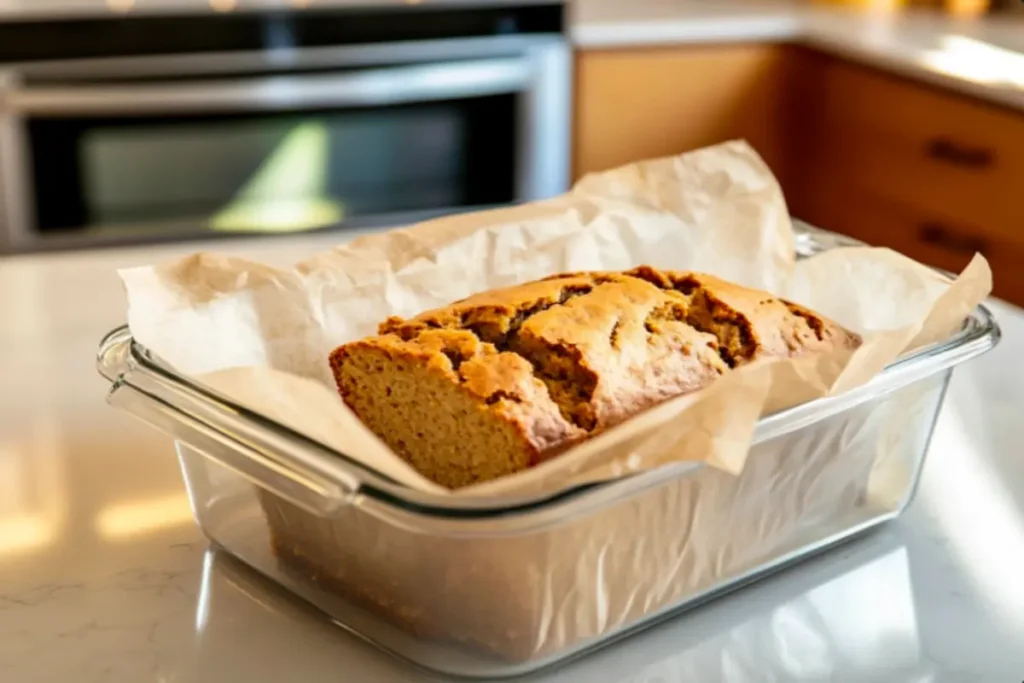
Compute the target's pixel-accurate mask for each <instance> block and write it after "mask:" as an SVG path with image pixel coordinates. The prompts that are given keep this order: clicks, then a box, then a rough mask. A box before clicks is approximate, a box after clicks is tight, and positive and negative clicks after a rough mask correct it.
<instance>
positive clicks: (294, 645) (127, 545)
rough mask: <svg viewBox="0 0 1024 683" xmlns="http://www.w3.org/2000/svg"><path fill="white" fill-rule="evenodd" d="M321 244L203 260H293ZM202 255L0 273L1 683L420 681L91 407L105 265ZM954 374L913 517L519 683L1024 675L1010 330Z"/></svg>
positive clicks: (1022, 541)
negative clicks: (323, 612) (200, 512)
mask: <svg viewBox="0 0 1024 683" xmlns="http://www.w3.org/2000/svg"><path fill="white" fill-rule="evenodd" d="M337 240H338V236H337V234H334V235H321V236H314V237H304V238H301V239H292V238H289V239H287V240H264V241H259V242H230V243H223V242H222V243H215V244H212V245H204V247H203V248H211V249H216V250H220V251H231V252H232V253H241V254H242V255H246V256H250V257H253V258H259V259H262V260H266V261H271V262H275V263H287V262H291V261H294V260H296V259H298V258H301V257H303V256H305V255H308V254H310V253H313V252H315V251H318V250H321V249H323V248H326V247H327V246H329V245H330V244H333V243H335V242H337ZM196 248H197V246H196V245H178V246H174V247H160V248H142V249H133V250H120V251H95V252H88V253H84V254H72V255H49V256H33V257H24V258H15V259H9V260H6V261H0V319H2V320H3V321H4V322H3V325H2V326H0V376H2V377H3V378H4V390H3V391H2V392H0V680H4V681H18V682H19V683H21V682H29V681H65V680H67V681H75V682H76V683H92V682H97V683H98V682H101V681H102V682H107V683H128V682H131V683H138V682H147V681H151V682H153V683H168V682H170V681H174V682H176V683H198V682H203V683H206V682H211V683H212V682H214V681H234V680H239V681H241V680H244V681H253V682H256V683H259V682H262V681H268V682H269V681H284V680H287V681H292V682H295V683H303V682H304V681H311V682H312V681H317V682H320V681H324V680H335V679H337V680H357V681H364V680H365V681H370V680H372V681H382V682H390V681H420V680H424V679H425V676H424V674H422V673H421V672H419V671H416V670H413V669H411V668H407V667H405V666H404V665H400V664H397V663H395V662H393V661H391V660H390V659H389V658H388V657H387V656H386V655H384V654H381V653H379V652H378V651H377V650H375V649H373V648H372V647H370V646H368V645H365V644H364V643H362V642H361V641H359V640H358V639H356V638H354V637H352V636H350V635H348V634H347V633H346V632H344V631H343V630H342V629H340V628H339V627H337V626H335V625H333V624H331V623H329V622H328V621H326V619H324V618H323V617H321V616H320V615H319V614H318V613H316V612H315V611H313V610H312V609H310V608H308V607H306V606H305V605H304V604H302V603H300V602H298V601H295V600H293V599H291V598H290V597H288V596H287V595H285V594H283V593H282V592H281V591H280V590H279V589H277V588H276V587H274V586H272V585H270V584H268V583H267V582H266V581H265V580H263V579H261V578H259V577H257V576H255V575H254V574H253V573H252V572H250V571H248V570H247V569H246V568H244V567H242V566H240V565H238V564H237V563H236V562H234V561H233V560H231V558H229V557H227V556H225V555H223V554H222V553H220V552H218V551H216V550H213V549H211V548H209V547H208V544H207V543H206V541H205V540H204V539H203V538H202V537H201V536H200V534H199V532H198V531H197V529H196V528H195V526H194V525H193V524H192V522H191V516H190V510H189V507H188V501H187V499H186V496H185V492H184V489H183V487H182V484H181V480H180V476H179V473H178V470H177V464H176V461H175V458H174V454H173V450H172V448H171V444H170V442H169V441H168V440H167V439H165V438H164V437H162V436H161V435H159V434H157V433H156V432H154V431H152V430H151V429H149V428H148V427H146V426H144V425H142V424H138V423H136V422H135V421H134V420H133V419H132V418H130V417H128V416H126V415H124V414H122V413H119V412H117V411H115V410H113V409H111V408H109V407H107V406H106V405H105V403H104V393H105V390H106V387H105V385H104V381H103V380H102V379H101V378H99V377H98V375H96V373H95V371H94V369H93V355H94V353H95V351H96V346H97V343H98V341H99V339H100V337H101V336H102V335H103V334H104V333H105V332H107V331H108V330H109V329H111V328H112V327H114V326H116V325H117V324H119V323H121V322H122V321H123V297H122V294H121V291H120V284H119V282H118V281H117V278H116V275H115V272H114V271H115V268H117V267H123V266H129V265H138V264H141V263H147V262H152V261H159V260H164V259H168V258H172V257H174V256H176V255H180V254H183V253H188V252H191V251H194V250H195V249H196ZM995 312H996V314H997V317H998V319H999V321H1000V323H1001V324H1002V326H1003V328H1004V333H1005V334H1004V341H1003V344H1002V345H1001V346H1000V347H999V348H997V349H996V350H995V351H994V352H992V353H990V354H988V355H987V356H985V357H983V358H982V359H980V360H978V361H975V362H973V363H972V364H970V365H968V366H966V367H964V368H962V369H960V370H958V371H957V374H956V376H955V377H954V380H953V383H952V385H951V388H950V393H949V396H948V399H947V404H946V408H945V409H944V411H943V414H942V417H941V419H940V422H939V425H938V428H937V433H936V436H935V438H934V440H933V444H932V449H931V452H930V454H929V460H928V462H927V464H926V467H925V473H924V478H923V481H922V485H921V488H920V490H919V493H918V496H917V499H916V501H915V502H914V504H913V505H912V506H911V508H910V509H909V510H908V511H907V513H906V514H905V515H904V516H903V517H902V518H901V519H900V520H898V521H896V522H894V523H891V524H889V525H888V526H886V527H885V528H883V529H882V530H881V531H878V532H875V533H872V534H870V535H868V536H866V537H864V538H862V539H859V540H857V541H855V542H853V543H851V544H847V545H845V546H842V547H840V548H838V549H835V550H833V551H831V552H829V553H828V554H826V555H823V556H821V557H819V558H817V559H814V560H811V561H809V562H805V563H802V564H800V565H798V566H796V567H794V568H792V569H790V570H788V571H786V572H784V573H782V574H779V575H777V576H775V577H773V578H770V579H767V580H765V581H763V582H761V583H759V584H757V585H754V586H751V587H749V588H747V589H744V590H741V591H739V592H737V593H734V594H732V595H730V596H728V597H725V598H723V599H720V600H718V601H715V602H713V603H711V604H709V605H706V606H705V607H702V608H699V609H698V610H695V611H693V612H691V613H688V614H687V615H685V616H683V617H681V618H677V619H674V620H672V621H669V622H667V623H665V624H663V625H661V626H659V627H657V628H654V629H652V630H650V631H648V632H645V633H643V634H641V635H639V636H636V637H634V638H631V639H629V640H627V641H624V642H622V643H619V644H617V645H614V646H612V647H610V648H608V649H605V650H603V651H601V652H598V653H596V654H595V655H593V656H590V657H586V658H584V659H581V660H579V661H578V662H576V663H572V664H569V665H567V666H565V667H562V668H559V669H557V670H554V671H551V672H548V673H544V674H541V675H538V676H534V677H532V678H530V679H528V680H531V681H538V682H544V683H549V682H552V681H563V680H564V681H576V680H585V681H596V682H599V683H604V682H607V683H613V682H614V683H619V682H623V683H625V682H627V681H629V682H631V683H632V682H651V683H653V682H654V681H689V680H693V681H735V682H746V681H765V680H778V681H822V680H871V681H927V680H942V681H946V680H957V681H960V680H962V681H989V680H992V681H996V680H1010V681H1013V680H1020V679H1021V678H1022V677H1024V648H1022V647H1021V643H1024V582H1022V581H1020V579H1019V577H1020V572H1021V569H1020V568H1021V567H1022V566H1024V458H1021V457H1020V455H1019V452H1020V444H1021V443H1024V421H1022V420H1021V419H1020V417H1019V413H1020V410H1019V406H1020V405H1021V403H1022V400H1024V369H1019V368H1020V367H1021V366H1020V364H1019V363H1018V358H1017V356H1018V355H1019V354H1020V353H1021V352H1022V351H1024V312H1022V311H1021V310H1020V309H1016V308H1012V307H1010V306H1006V305H1002V304H998V303H996V304H995Z"/></svg>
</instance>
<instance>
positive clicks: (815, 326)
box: [331, 266, 860, 486]
mask: <svg viewBox="0 0 1024 683" xmlns="http://www.w3.org/2000/svg"><path fill="white" fill-rule="evenodd" d="M859 342H860V340H859V338H858V337H857V336H856V335H854V334H852V333H850V332H847V331H846V330H844V329H842V328H841V327H839V326H838V325H836V324H835V323H833V322H831V321H829V320H826V319H824V318H822V317H821V316H818V315H817V314H815V313H813V312H811V311H808V310H806V309H804V308H802V307H799V306H797V305H795V304H792V303H789V302H787V301H784V300H782V299H779V298H777V297H774V296H772V295H770V294H768V293H766V292H761V291H757V290H752V289H748V288H745V287H741V286H739V285H735V284H732V283H729V282H726V281H723V280H721V279H719V278H716V277H713V276H710V275H703V274H698V273H679V272H665V271H658V270H655V269H653V268H650V267H646V266H643V267H640V268H637V269H634V270H632V271H628V272H625V273H615V272H595V273H572V274H565V275H558V276H553V277H550V278H546V279H544V280H539V281H535V282H530V283H527V284H523V285H518V286H514V287H508V288H504V289H498V290H492V291H489V292H483V293H481V294H477V295H474V296H471V297H469V298H466V299H463V300H461V301H457V302H455V303H453V304H451V305H450V306H446V307H444V308H440V309H436V310H432V311H427V312H425V313H422V314H420V315H418V316H416V317H415V318H412V319H410V320H403V319H401V318H389V319H388V320H387V321H385V322H384V323H383V324H381V326H380V329H379V335H378V336H376V337H370V338H367V339H363V340H360V341H357V342H353V343H351V344H347V345H345V346H342V347H340V348H338V349H337V350H335V352H334V353H333V354H332V355H331V364H332V367H333V369H334V373H335V377H336V378H337V379H338V388H339V391H340V392H341V395H342V398H343V399H344V400H345V401H346V403H348V404H349V406H350V407H352V408H353V410H354V411H355V412H356V414H357V415H359V416H360V417H361V418H362V419H364V421H366V420H367V417H368V416H367V412H368V411H371V410H372V411H377V410H378V409H381V408H380V405H379V403H380V402H379V401H376V402H375V401H370V404H369V405H370V407H369V408H368V407H367V405H362V404H360V402H359V401H358V400H356V399H357V398H358V397H359V396H361V395H362V394H365V393H366V388H365V385H364V383H363V378H365V375H359V374H357V373H353V372H346V368H348V367H350V366H351V365H352V364H353V363H354V362H355V360H354V359H362V360H359V362H360V363H363V365H366V362H367V361H365V359H364V358H363V356H366V355H367V354H369V355H368V356H367V357H368V358H370V360H369V361H368V362H369V366H368V367H370V368H371V369H373V370H376V369H377V368H379V371H380V372H389V371H391V370H392V369H393V368H391V367H390V365H389V364H394V365H396V367H398V368H399V369H400V370H401V369H402V368H406V367H415V368H416V369H417V370H420V371H425V372H428V373H429V374H430V376H431V377H435V378H441V377H443V378H445V380H446V382H447V383H450V385H451V386H452V387H457V391H458V392H459V396H461V397H462V398H466V397H469V398H470V399H471V400H470V403H469V405H471V406H472V409H471V412H472V413H473V415H474V417H480V415H479V414H478V413H483V414H486V415H489V416H490V417H491V418H493V420H495V421H497V422H500V423H502V424H503V425H505V426H507V427H509V428H510V429H511V432H510V433H511V434H513V435H514V437H513V440H514V441H515V442H516V443H515V444H514V445H513V446H512V448H513V450H515V449H519V452H518V454H517V455H514V456H513V457H510V458H509V462H510V463H512V464H510V465H508V466H505V467H502V468H498V469H495V470H490V473H489V474H482V471H483V470H481V469H480V468H479V467H475V466H470V465H460V466H459V467H460V468H461V469H459V471H457V472H438V471H424V472H423V473H424V474H425V475H426V476H428V477H431V478H433V479H434V480H436V481H439V482H441V483H444V484H446V485H456V486H458V485H464V484H467V483H472V482H473V481H477V480H479V479H480V478H481V477H489V476H492V475H498V476H500V474H503V473H507V471H514V470H515V469H516V468H519V467H521V466H529V465H531V464H534V463H536V462H537V461H538V460H540V459H542V458H544V457H545V456H546V455H550V454H551V453H552V452H553V451H555V450H557V449H559V447H564V446H565V445H567V444H569V443H573V442H575V441H578V440H580V439H583V438H586V437H587V436H588V435H590V434H592V433H595V432H596V431H599V430H602V429H606V428H608V427H611V426H613V425H615V424H617V423H619V422H622V421H623V420H625V419H627V418H629V417H630V416H632V415H635V414H636V413H637V412H639V411H641V410H644V409H645V408H648V407H650V406H652V405H655V404H657V403H660V402H661V401H664V400H666V399H668V398H671V397H674V396H678V395H681V394H685V393H689V392H692V391H695V390H697V389H700V388H702V387H704V386H707V384H709V383H710V382H712V381H713V380H714V379H715V378H716V377H718V376H719V375H721V374H722V373H724V372H727V371H728V369H729V368H730V367H735V366H737V365H741V364H744V363H748V362H751V361H753V360H756V359H758V358H762V357H768V356H783V357H784V356H793V355H798V354H801V353H806V352H814V351H824V350H828V349H830V348H833V347H835V346H837V345H844V346H856V345H857V344H859ZM360 354H362V355H360ZM374 358H378V359H380V360H374ZM387 395H388V396H390V395H391V392H390V389H389V390H388V391H387ZM435 396H436V392H435ZM462 398H460V399H459V400H458V401H457V402H456V403H458V405H459V406H461V407H459V408H458V410H460V411H462V413H460V414H465V412H466V410H467V408H466V407H465V404H464V402H462ZM402 400H407V399H405V398H403V399H402ZM435 400H437V399H436V398H435ZM441 400H443V397H442V399H441ZM454 405H455V404H453V406H454ZM383 410H387V407H384V408H383ZM452 410H456V408H454V407H453V408H452ZM360 411H362V414H360ZM380 431H390V430H385V429H381V430H380ZM381 436H382V438H384V439H385V441H387V440H388V435H387V434H381ZM506 440H507V439H506ZM389 445H391V446H392V447H393V448H395V447H396V444H393V443H390V442H389ZM398 445H399V446H400V447H399V448H397V449H396V450H398V451H399V453H400V454H402V455H403V456H405V457H407V458H408V459H410V461H411V462H413V463H414V465H416V464H417V458H416V457H415V453H412V451H414V450H415V446H412V447H410V446H409V445H408V444H407V443H406V441H405V440H402V441H401V443H400V444H398ZM474 457H475V456H474ZM420 461H421V462H422V458H421V459H420ZM442 467H443V464H442ZM429 468H430V469H434V467H433V464H432V465H431V466H430V467H429Z"/></svg>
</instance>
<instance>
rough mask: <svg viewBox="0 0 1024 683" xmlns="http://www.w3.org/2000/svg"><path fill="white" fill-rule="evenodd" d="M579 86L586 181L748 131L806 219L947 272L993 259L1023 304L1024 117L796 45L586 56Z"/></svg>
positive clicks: (579, 168)
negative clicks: (1021, 191)
mask: <svg viewBox="0 0 1024 683" xmlns="http://www.w3.org/2000/svg"><path fill="white" fill-rule="evenodd" d="M577 87H578V92H577V98H576V128H575V152H574V165H575V174H576V176H577V177H579V176H582V175H583V174H585V173H589V172H591V171H599V170H603V169H607V168H611V167H614V166H618V165H621V164H624V163H628V162H631V161H636V160H639V159H644V158H650V157H658V156H665V155H670V154H678V153H680V152H684V151H687V150H691V149H695V148H698V147H703V146H706V145H710V144H714V143H717V142H721V141H723V140H727V139H731V138H746V139H747V140H748V141H749V142H750V143H751V144H752V145H753V146H754V147H755V148H756V149H757V150H758V151H759V152H760V153H761V155H762V156H763V157H764V158H765V160H766V161H767V162H768V164H769V166H771V167H772V170H773V171H774V172H775V174H776V175H777V176H778V178H779V180H780V183H781V184H782V187H783V190H784V191H785V193H786V199H787V202H788V203H789V206H790V209H791V210H792V213H793V214H794V215H795V216H797V217H799V218H803V219H805V220H807V221H808V222H810V223H813V224H815V225H819V226H820V227H822V228H826V229H829V230H835V231H837V232H843V233H846V234H849V235H852V236H854V237H857V238H859V239H862V240H864V241H866V242H869V243H873V244H878V245H883V246H890V247H893V248H895V249H897V250H899V251H901V252H903V253H905V254H907V255H908V256H911V257H912V258H915V259H917V260H919V261H922V262H924V263H929V264H932V265H935V266H939V267H943V268H946V269H950V270H958V269H960V268H962V267H963V266H964V265H966V263H967V262H968V260H969V259H970V257H971V256H972V255H973V254H974V253H975V252H976V251H981V252H982V253H983V254H984V255H985V256H986V257H987V258H988V259H989V261H990V262H991V263H992V266H993V270H994V271H995V283H996V293H997V294H998V295H999V296H1002V297H1004V298H1007V299H1010V300H1012V301H1015V302H1017V303H1020V304H1024V270H1019V269H1018V268H1017V263H1019V262H1021V259H1024V201H1021V200H1019V199H1018V198H1017V192H1016V187H1015V185H1016V184H1017V181H1018V180H1019V179H1021V178H1024V112H1020V111H1017V110H1012V109H1006V108H1001V107H999V106H996V105H993V104H990V103H987V102H983V101H980V100H977V99H974V98H971V97H968V96H964V95H960V94H957V93H954V92H950V91H946V90H942V89H939V88H935V87H931V86H929V85H926V84H923V83H921V82H919V81H914V80H909V79H905V78H900V77H898V76H894V75H892V74H890V73H888V72H884V71H881V70H877V69H873V68H870V67H866V66H862V65H859V64H854V63H850V62H847V61H844V60H841V59H837V58H834V57H831V56H828V55H825V54H822V53H819V52H816V51H814V50H811V49H807V48H802V47H797V46H787V45H721V46H712V45H707V46H693V45H691V46H681V47H666V48H653V49H627V50H609V51H600V50H599V51H583V52H581V53H580V54H578V55H577ZM1018 273H1019V274H1018Z"/></svg>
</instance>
